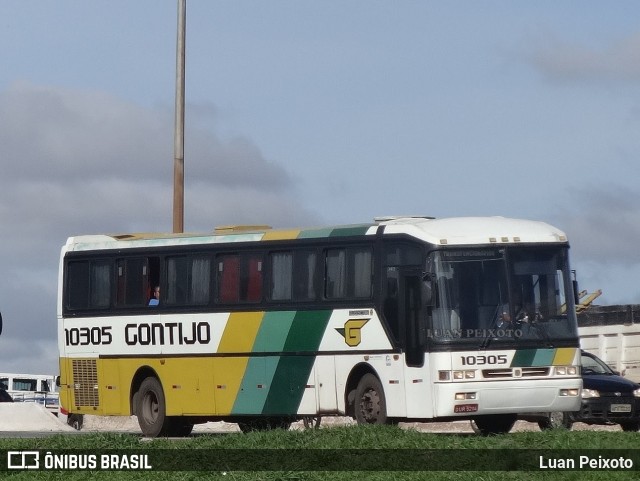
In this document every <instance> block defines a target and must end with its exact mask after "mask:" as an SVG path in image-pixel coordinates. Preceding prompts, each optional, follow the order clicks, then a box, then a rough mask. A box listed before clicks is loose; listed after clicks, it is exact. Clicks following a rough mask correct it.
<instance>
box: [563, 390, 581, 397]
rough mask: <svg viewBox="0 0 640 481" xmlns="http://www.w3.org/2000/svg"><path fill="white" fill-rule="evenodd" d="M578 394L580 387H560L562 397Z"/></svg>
mask: <svg viewBox="0 0 640 481" xmlns="http://www.w3.org/2000/svg"><path fill="white" fill-rule="evenodd" d="M578 394H580V389H577V388H571V389H560V396H561V397H567V396H572V397H575V396H577V395H578Z"/></svg>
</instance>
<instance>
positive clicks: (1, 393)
mask: <svg viewBox="0 0 640 481" xmlns="http://www.w3.org/2000/svg"><path fill="white" fill-rule="evenodd" d="M12 402H13V398H12V397H11V394H9V393H8V392H7V391H5V390H4V389H2V388H0V403H12Z"/></svg>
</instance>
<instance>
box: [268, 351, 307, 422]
mask: <svg viewBox="0 0 640 481" xmlns="http://www.w3.org/2000/svg"><path fill="white" fill-rule="evenodd" d="M315 359H316V358H315V356H282V357H281V358H280V362H278V368H277V369H276V372H275V374H274V376H273V384H272V385H271V388H270V389H269V395H268V396H267V399H266V402H265V403H264V408H263V409H262V414H273V415H288V414H295V413H297V412H298V408H299V407H300V401H302V396H303V395H304V391H305V389H306V385H307V379H309V374H310V373H311V368H312V367H313V363H314V362H315Z"/></svg>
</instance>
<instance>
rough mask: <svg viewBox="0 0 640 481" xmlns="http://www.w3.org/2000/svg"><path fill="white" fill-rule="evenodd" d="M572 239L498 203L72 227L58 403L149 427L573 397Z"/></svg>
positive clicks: (162, 429) (181, 431) (64, 260)
mask: <svg viewBox="0 0 640 481" xmlns="http://www.w3.org/2000/svg"><path fill="white" fill-rule="evenodd" d="M568 251H569V245H568V242H567V238H566V236H565V234H564V233H563V232H561V231H560V230H558V229H556V228H554V227H551V226H550V225H548V224H545V223H541V222H533V221H524V220H515V219H507V218H501V217H485V218H451V219H432V218H418V217H404V218H381V219H376V221H375V222H373V223H370V224H364V225H350V226H336V227H326V228H315V229H296V230H274V229H271V228H269V227H266V226H253V227H249V226H244V227H225V228H219V229H216V231H215V232H214V233H211V234H203V235H186V234H153V235H150V234H131V235H92V236H80V237H72V238H69V239H68V241H67V243H66V245H65V246H64V247H63V249H62V255H61V262H60V274H59V275H60V283H59V285H60V287H59V303H58V323H59V349H60V373H61V388H60V400H61V405H62V408H63V412H64V413H69V414H78V415H80V414H95V415H132V414H134V415H136V416H137V418H138V420H139V424H140V427H141V429H142V432H143V433H144V434H145V435H147V436H159V435H186V434H188V433H190V431H191V429H192V428H193V425H194V424H195V423H201V422H206V421H216V420H217V421H227V422H236V423H238V424H239V425H240V427H241V429H242V430H243V431H247V430H251V429H266V428H271V427H278V426H281V427H286V426H288V425H289V424H290V423H291V422H293V421H295V420H299V419H314V420H315V419H319V418H320V417H321V416H330V415H337V416H351V417H353V418H354V419H356V420H357V422H359V423H388V422H398V421H421V422H427V421H451V420H460V419H472V420H474V421H475V424H476V426H477V427H478V429H480V431H482V432H483V433H501V432H508V431H509V430H510V429H511V427H512V425H513V423H514V422H515V420H516V417H517V415H518V414H520V413H527V412H552V411H572V410H577V409H578V407H579V403H580V397H579V396H580V389H581V379H580V372H579V362H580V352H579V339H578V332H577V322H576V315H575V308H574V291H575V289H574V287H573V283H572V281H571V278H570V270H569V255H568Z"/></svg>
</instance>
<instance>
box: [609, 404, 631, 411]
mask: <svg viewBox="0 0 640 481" xmlns="http://www.w3.org/2000/svg"><path fill="white" fill-rule="evenodd" d="M611 412H612V413H630V412H631V404H612V405H611Z"/></svg>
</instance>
